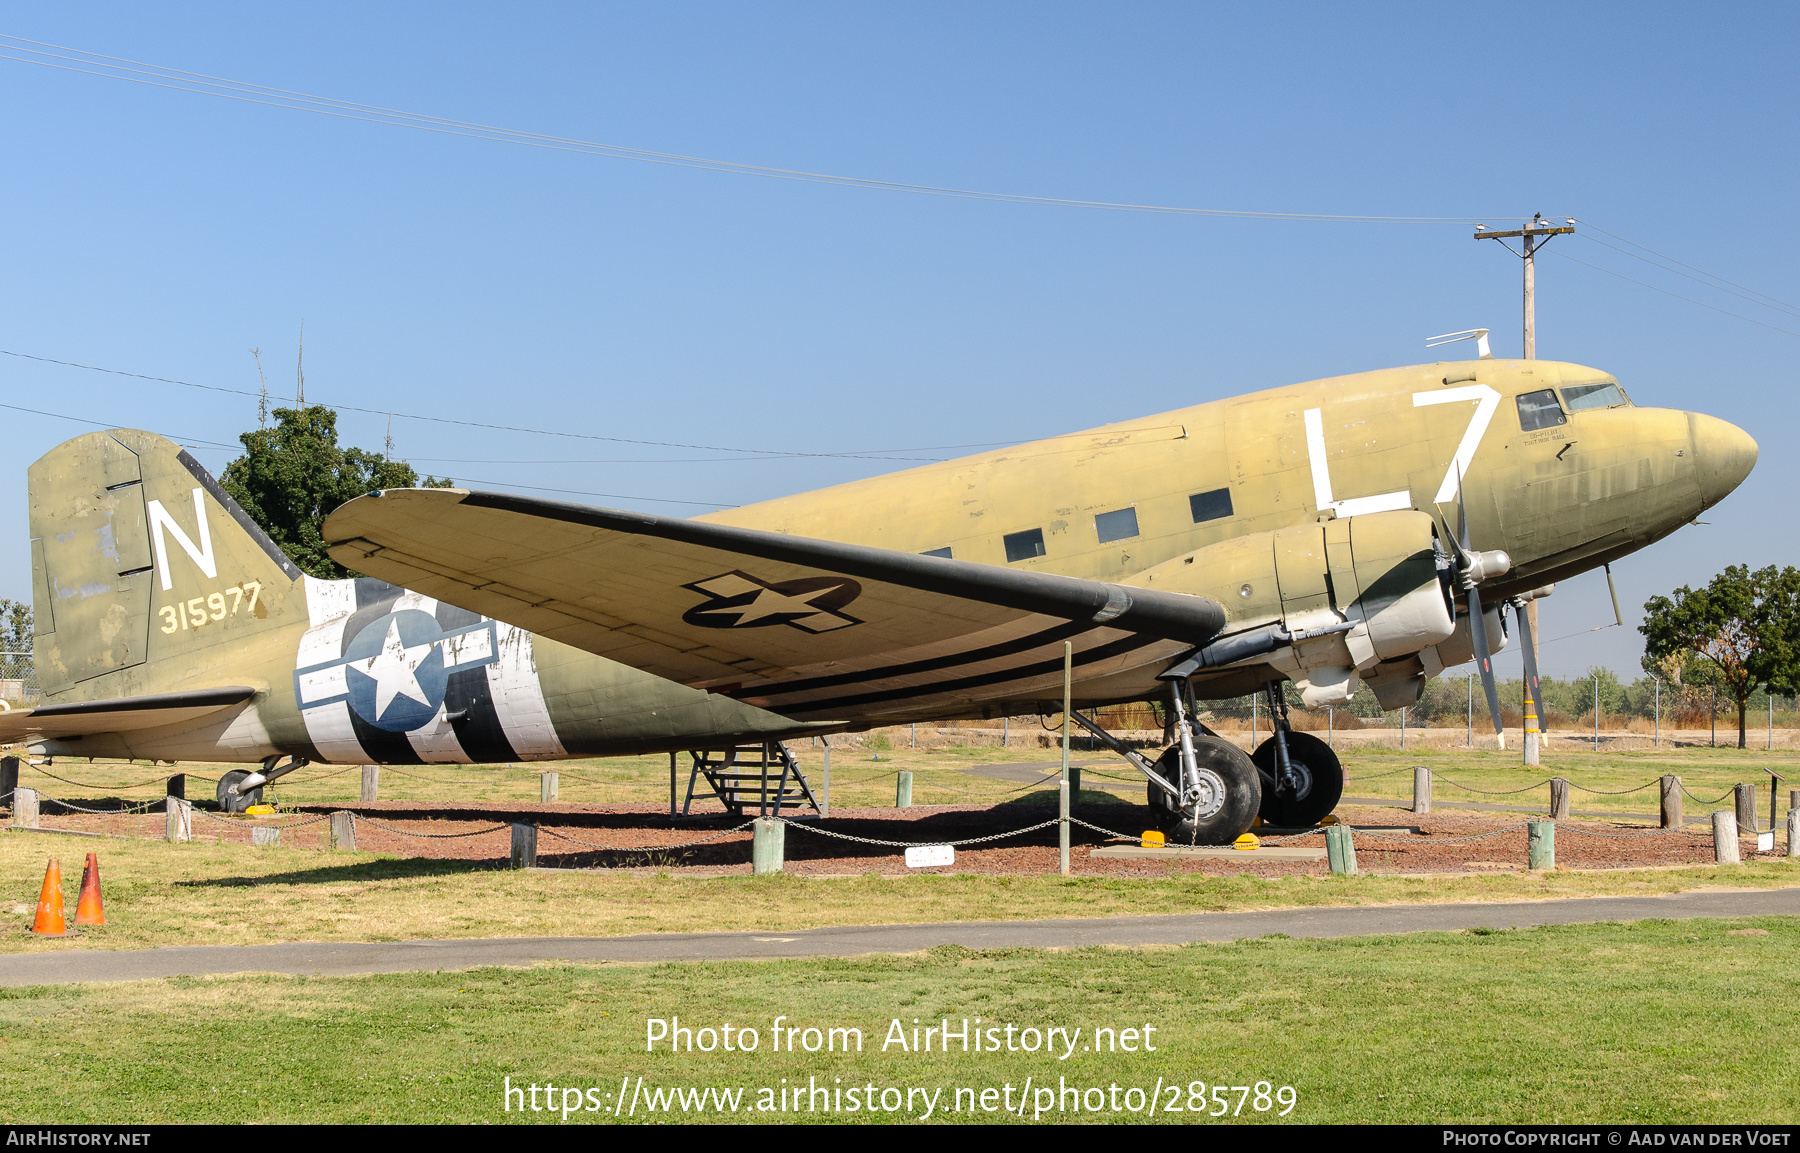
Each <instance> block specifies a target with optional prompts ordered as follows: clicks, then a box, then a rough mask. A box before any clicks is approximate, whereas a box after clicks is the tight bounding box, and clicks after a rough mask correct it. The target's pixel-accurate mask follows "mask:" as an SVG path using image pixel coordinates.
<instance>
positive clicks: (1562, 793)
mask: <svg viewBox="0 0 1800 1153" xmlns="http://www.w3.org/2000/svg"><path fill="white" fill-rule="evenodd" d="M1550 819H1551V820H1553V821H1566V820H1568V819H1569V782H1568V779H1567V778H1564V777H1551V778H1550Z"/></svg>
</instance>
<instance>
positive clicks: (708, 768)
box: [681, 741, 819, 817]
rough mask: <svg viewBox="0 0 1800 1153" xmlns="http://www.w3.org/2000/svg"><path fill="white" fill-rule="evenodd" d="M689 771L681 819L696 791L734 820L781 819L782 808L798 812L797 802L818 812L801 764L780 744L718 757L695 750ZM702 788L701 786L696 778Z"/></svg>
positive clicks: (748, 747)
mask: <svg viewBox="0 0 1800 1153" xmlns="http://www.w3.org/2000/svg"><path fill="white" fill-rule="evenodd" d="M688 755H689V756H691V757H693V758H694V767H693V768H692V769H691V770H690V771H689V772H688V787H687V800H685V801H683V802H682V805H681V815H682V816H683V817H685V816H687V815H688V807H689V806H690V805H692V804H693V803H694V796H695V794H696V791H697V790H698V791H699V796H700V797H701V799H702V800H704V799H705V798H706V797H707V796H708V795H709V794H710V795H711V796H712V797H713V799H715V800H717V801H718V802H719V803H720V804H722V805H724V806H725V809H726V811H727V812H729V813H730V814H731V815H732V816H734V817H741V816H744V815H745V814H746V813H749V814H753V815H755V816H759V817H769V816H780V815H781V810H782V809H783V808H784V807H786V808H790V809H796V808H799V807H800V806H801V805H802V804H806V805H810V806H812V809H813V811H814V812H815V813H816V812H818V811H819V802H818V801H817V800H816V799H815V798H814V797H813V792H812V786H811V785H809V784H807V781H806V775H805V774H804V773H802V772H801V771H800V763H799V762H798V761H796V760H795V759H794V754H792V753H790V752H788V750H787V746H785V745H783V744H782V743H781V742H780V741H769V742H767V743H765V744H760V745H738V746H736V747H735V748H730V749H726V750H725V751H724V752H723V753H715V752H712V751H711V750H695V751H693V752H690V753H689V754H688ZM703 776H704V777H705V778H706V787H705V788H704V789H703V790H702V789H701V787H700V778H701V777H703Z"/></svg>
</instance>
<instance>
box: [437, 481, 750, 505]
mask: <svg viewBox="0 0 1800 1153" xmlns="http://www.w3.org/2000/svg"><path fill="white" fill-rule="evenodd" d="M463 479H465V480H467V481H468V482H469V483H470V484H493V485H499V486H500V487H501V488H525V489H530V490H531V491H533V492H566V493H568V494H570V495H571V496H599V497H605V498H606V499H607V500H648V501H655V502H656V503H657V504H691V505H698V506H700V507H702V508H741V507H742V506H741V505H735V504H727V503H726V502H725V501H722V500H674V499H672V498H670V497H664V496H625V495H623V494H621V493H616V492H587V491H584V490H582V489H578V488H549V487H547V486H545V485H541V484H514V483H513V482H512V481H509V480H477V479H476V478H474V477H464V478H463ZM458 487H461V486H460V485H459V486H458Z"/></svg>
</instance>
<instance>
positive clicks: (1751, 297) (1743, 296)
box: [1582, 232, 1800, 320]
mask: <svg viewBox="0 0 1800 1153" xmlns="http://www.w3.org/2000/svg"><path fill="white" fill-rule="evenodd" d="M1607 235H1608V236H1611V235H1612V233H1610V232H1609V233H1607ZM1582 239H1583V240H1588V241H1593V243H1595V244H1598V245H1600V246H1601V247H1602V248H1610V249H1612V250H1613V251H1614V252H1617V253H1621V254H1623V255H1625V256H1629V257H1631V259H1633V260H1641V261H1643V262H1644V263H1645V264H1648V265H1649V266H1650V267H1652V268H1660V269H1662V270H1663V271H1664V272H1673V273H1674V274H1675V275H1676V276H1679V277H1681V278H1682V279H1684V280H1691V281H1693V282H1694V283H1695V284H1698V285H1701V286H1703V287H1706V288H1710V289H1712V290H1713V291H1714V292H1723V293H1725V294H1726V295H1727V296H1735V297H1737V298H1738V299H1739V300H1747V301H1749V302H1750V303H1751V304H1754V305H1756V306H1757V307H1758V308H1766V309H1769V310H1770V311H1772V312H1780V313H1785V314H1786V315H1789V316H1792V317H1794V318H1795V319H1797V320H1800V308H1792V307H1789V306H1788V305H1786V304H1783V303H1781V302H1780V301H1776V302H1775V303H1774V304H1765V303H1763V301H1761V300H1758V299H1756V298H1757V297H1759V296H1762V293H1760V292H1757V291H1756V290H1754V289H1746V290H1745V291H1744V292H1733V291H1732V290H1731V289H1729V288H1720V287H1719V286H1718V285H1717V284H1713V283H1710V282H1709V281H1706V280H1703V279H1701V277H1699V276H1693V275H1690V274H1689V273H1686V272H1680V271H1678V270H1676V269H1673V268H1670V267H1669V266H1668V265H1666V264H1658V263H1657V262H1656V261H1654V260H1651V259H1650V258H1649V257H1646V256H1639V255H1638V254H1637V253H1635V252H1626V251H1625V249H1623V248H1620V247H1619V246H1618V245H1616V244H1608V243H1606V241H1604V240H1594V238H1593V237H1591V236H1585V235H1584V236H1582ZM1625 243H1627V244H1630V243H1631V242H1630V241H1629V240H1628V241H1626V242H1625ZM1644 251H1646V252H1648V251H1650V250H1649V249H1647V248H1646V249H1644ZM1664 259H1665V260H1667V259H1670V258H1669V257H1664ZM1674 263H1676V264H1681V262H1680V261H1679V260H1676V261H1674ZM1682 267H1683V268H1685V267H1688V266H1687V265H1682ZM1704 275H1707V276H1711V275H1712V274H1711V273H1706V274H1704ZM1713 279H1714V280H1722V278H1721V277H1716V276H1714V277H1713ZM1723 283H1725V284H1730V283H1731V282H1730V281H1729V280H1724V281H1723ZM1766 299H1768V300H1775V298H1774V297H1772V296H1771V297H1767V298H1766Z"/></svg>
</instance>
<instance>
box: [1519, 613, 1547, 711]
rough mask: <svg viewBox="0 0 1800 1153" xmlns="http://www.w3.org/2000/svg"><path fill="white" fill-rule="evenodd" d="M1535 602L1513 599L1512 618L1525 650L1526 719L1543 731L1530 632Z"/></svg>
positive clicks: (1534, 654)
mask: <svg viewBox="0 0 1800 1153" xmlns="http://www.w3.org/2000/svg"><path fill="white" fill-rule="evenodd" d="M1533 603H1536V602H1526V601H1513V602H1512V606H1513V619H1514V620H1516V621H1518V622H1519V644H1520V646H1521V647H1522V648H1523V649H1524V650H1525V696H1526V699H1527V700H1529V701H1530V702H1531V705H1530V707H1529V708H1528V710H1527V714H1526V720H1527V721H1536V722H1537V723H1536V724H1534V725H1532V726H1531V728H1532V730H1533V731H1535V732H1540V733H1541V732H1543V731H1544V724H1543V708H1544V702H1543V700H1542V699H1541V698H1540V694H1539V692H1538V663H1537V652H1536V651H1535V647H1534V643H1533V642H1534V640H1535V638H1534V637H1533V636H1532V632H1531V609H1530V604H1533Z"/></svg>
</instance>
